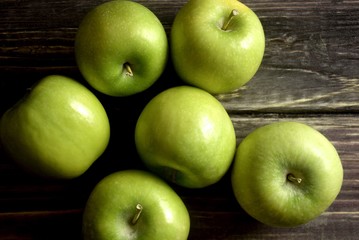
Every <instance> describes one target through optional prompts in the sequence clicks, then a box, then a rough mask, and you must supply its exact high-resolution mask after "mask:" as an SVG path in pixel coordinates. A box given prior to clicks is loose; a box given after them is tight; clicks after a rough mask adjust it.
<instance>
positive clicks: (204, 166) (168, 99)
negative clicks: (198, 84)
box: [135, 86, 236, 188]
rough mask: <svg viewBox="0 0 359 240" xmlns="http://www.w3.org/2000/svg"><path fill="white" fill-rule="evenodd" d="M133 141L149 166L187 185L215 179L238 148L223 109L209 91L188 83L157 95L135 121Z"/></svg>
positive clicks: (219, 175) (156, 171)
mask: <svg viewBox="0 0 359 240" xmlns="http://www.w3.org/2000/svg"><path fill="white" fill-rule="evenodd" d="M135 142H136V147H137V151H138V153H139V155H140V157H141V159H142V160H143V162H144V163H145V165H146V166H147V167H148V168H149V169H150V170H152V171H153V172H155V173H157V174H159V175H160V176H162V177H164V178H165V179H167V180H169V181H171V182H174V183H177V184H178V185H181V186H184V187H188V188H201V187H206V186H209V185H211V184H214V183H216V182H217V181H219V180H220V179H221V178H222V176H223V175H224V174H225V173H226V172H227V170H228V168H229V167H230V165H231V163H232V161H233V158H234V154H235V150H236V136H235V132H234V127H233V124H232V121H231V119H230V118H229V116H228V114H227V112H226V110H225V109H224V108H223V106H222V105H221V103H220V102H219V101H218V100H217V99H216V98H214V97H213V96H212V95H211V94H209V93H208V92H206V91H204V90H201V89H199V88H195V87H191V86H178V87H173V88H170V89H167V90H165V91H163V92H161V93H160V94H158V95H157V96H155V97H154V98H153V99H152V100H151V101H150V102H149V103H148V104H147V105H146V106H145V108H144V109H143V111H142V113H141V115H140V117H139V119H138V121H137V124H136V129H135Z"/></svg>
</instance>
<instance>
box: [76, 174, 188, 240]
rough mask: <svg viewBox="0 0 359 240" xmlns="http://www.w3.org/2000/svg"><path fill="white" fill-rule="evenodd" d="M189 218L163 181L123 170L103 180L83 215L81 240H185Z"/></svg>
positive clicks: (97, 186)
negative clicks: (82, 237) (82, 239)
mask: <svg viewBox="0 0 359 240" xmlns="http://www.w3.org/2000/svg"><path fill="white" fill-rule="evenodd" d="M189 229H190V218H189V214H188V211H187V208H186V206H185V205H184V203H183V201H182V200H181V198H180V197H179V196H178V195H177V193H176V192H175V191H174V190H173V189H172V188H171V187H170V186H169V185H168V184H167V183H166V182H164V181H163V180H162V179H160V178H158V177H157V176H155V175H153V174H151V173H149V172H146V171H140V170H124V171H119V172H115V173H112V174H110V175H108V176H107V177H105V178H104V179H102V180H101V181H100V182H99V183H98V184H97V185H96V186H95V188H94V189H93V191H92V193H91V195H90V197H89V199H88V201H87V204H86V207H85V210H84V214H83V236H84V240H109V239H111V240H121V239H124V240H130V239H138V240H139V239H143V240H158V239H171V240H186V239H187V237H188V234H189Z"/></svg>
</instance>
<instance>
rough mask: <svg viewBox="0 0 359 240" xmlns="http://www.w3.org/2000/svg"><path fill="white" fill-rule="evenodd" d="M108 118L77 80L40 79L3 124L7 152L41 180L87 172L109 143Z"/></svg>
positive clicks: (0, 130)
mask: <svg viewBox="0 0 359 240" xmlns="http://www.w3.org/2000/svg"><path fill="white" fill-rule="evenodd" d="M109 136H110V126H109V120H108V117H107V114H106V112H105V109H104V108H103V106H102V104H101V103H100V102H99V100H98V99H97V97H96V96H95V95H94V94H93V93H92V92H90V91H89V90H88V89H87V88H86V87H84V86H83V85H81V84H80V83H78V82H76V81H75V80H73V79H70V78H67V77H64V76H58V75H51V76H48V77H45V78H43V79H41V80H40V81H39V82H38V83H37V84H35V85H34V86H33V88H31V89H29V92H28V93H27V94H26V95H25V96H24V98H23V99H21V100H20V101H19V102H18V103H17V104H15V105H14V106H13V107H12V108H10V109H9V110H8V111H7V112H5V113H4V115H3V116H2V118H1V121H0V138H1V142H2V145H3V147H4V149H5V150H6V152H8V153H9V155H10V156H11V157H12V158H13V159H14V160H15V161H16V162H17V163H18V164H19V165H20V166H22V167H23V168H24V169H26V170H27V171H29V172H31V173H34V174H37V175H39V176H43V177H49V178H58V179H69V178H74V177H78V176H80V175H81V174H83V173H84V172H85V171H86V170H87V169H88V168H89V167H90V166H91V164H92V163H93V162H94V161H95V160H96V159H97V158H98V157H99V156H100V155H101V154H102V153H103V152H104V150H105V149H106V147H107V144H108V142H109Z"/></svg>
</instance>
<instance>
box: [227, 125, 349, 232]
mask: <svg viewBox="0 0 359 240" xmlns="http://www.w3.org/2000/svg"><path fill="white" fill-rule="evenodd" d="M342 181H343V167H342V164H341V160H340V158H339V156H338V153H337V151H336V149H335V148H334V146H333V145H332V144H331V143H330V142H329V140H328V139H327V138H326V137H325V136H324V135H322V134H321V133H320V132H318V131H317V130H315V129H313V128H312V127H310V126H308V125H305V124H302V123H297V122H277V123H272V124H269V125H266V126H263V127H260V128H258V129H256V130H254V131H253V132H252V133H250V134H249V135H248V136H247V137H246V138H245V139H244V140H243V141H242V142H241V143H240V145H239V147H238V150H237V153H236V157H235V161H234V166H233V170H232V186H233V190H234V193H235V196H236V198H237V200H238V202H239V204H240V205H241V206H242V207H243V209H244V210H245V211H247V212H248V214H249V215H251V216H252V217H254V218H255V219H257V220H259V221H261V222H263V223H265V224H268V225H271V226H276V227H294V226H298V225H301V224H305V223H307V222H309V221H311V220H313V219H314V218H316V217H318V216H319V215H320V214H321V213H322V212H324V211H325V210H326V209H327V208H328V207H329V206H330V205H331V204H332V203H333V201H334V200H335V198H336V197H337V195H338V194H339V192H340V189H341V186H342Z"/></svg>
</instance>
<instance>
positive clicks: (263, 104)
mask: <svg viewBox="0 0 359 240" xmlns="http://www.w3.org/2000/svg"><path fill="white" fill-rule="evenodd" d="M101 2H104V1H93V0H86V1H85V0H77V1H74V0H72V1H65V0H59V1H45V0H33V1H32V0H24V1H13V0H3V1H1V3H0V6H1V8H0V103H1V105H0V115H1V114H2V113H3V112H4V111H5V110H6V109H8V108H9V107H10V106H12V105H13V104H14V103H15V102H16V101H17V100H18V99H19V98H20V97H21V96H22V95H23V94H24V93H25V92H26V89H27V88H29V87H31V85H32V84H33V83H34V82H36V81H37V80H39V79H40V78H42V77H44V76H46V75H49V74H63V75H66V76H69V77H73V78H76V79H78V80H79V81H81V82H83V83H84V84H86V83H85V82H84V80H83V78H82V77H81V74H80V73H79V71H78V69H77V66H76V63H75V59H74V53H73V51H74V48H73V45H74V37H75V34H76V31H77V27H78V25H79V23H80V21H81V19H82V18H83V16H84V15H85V14H86V13H87V12H88V11H89V10H90V9H91V8H93V7H94V6H96V5H98V4H100V3H101ZM138 2H140V3H142V4H143V5H145V6H147V7H148V8H150V9H151V10H152V11H153V12H154V13H155V14H156V15H157V16H158V17H159V19H160V20H161V22H162V23H163V25H164V27H165V29H166V32H167V33H168V35H169V33H170V29H171V24H172V22H173V19H174V17H175V15H176V13H177V11H178V10H179V9H180V8H181V7H182V6H183V5H184V4H185V2H186V1H184V0H180V1H166V0H156V1H144V0H143V1H138ZM243 2H244V3H245V4H247V5H248V6H249V7H251V8H252V9H253V10H254V11H255V12H256V13H257V15H258V16H259V18H260V19H261V21H262V24H263V27H264V30H265V34H266V51H265V56H264V59H263V62H262V65H261V67H260V70H259V71H258V73H257V74H256V75H255V77H254V78H253V79H252V80H251V81H250V82H249V83H248V84H246V85H245V86H244V87H242V88H240V89H239V90H237V91H234V92H232V93H229V94H221V95H218V96H216V97H217V98H218V99H219V100H220V101H221V102H222V104H223V105H224V106H225V108H226V109H227V111H228V112H229V114H230V116H231V119H232V121H233V123H234V126H235V129H236V134H237V143H240V142H241V140H242V139H243V138H244V137H245V136H246V135H248V134H249V133H250V132H251V131H253V130H254V129H256V128H257V127H259V126H262V125H265V124H268V123H271V122H276V121H284V120H290V121H299V122H303V123H307V124H309V125H311V126H313V127H314V128H316V129H318V130H319V131H321V132H322V133H323V134H324V135H326V136H327V137H328V139H329V140H330V141H332V143H333V144H334V146H335V147H336V148H337V150H338V152H339V155H340V157H341V159H342V163H343V166H344V182H343V187H342V190H341V192H340V194H339V196H338V198H337V199H336V201H335V202H334V203H333V205H332V206H330V208H329V209H328V210H327V211H326V212H325V213H323V214H322V215H321V216H320V217H319V218H317V219H315V220H313V221H311V222H310V223H308V224H306V225H303V226H300V227H296V228H290V229H286V228H284V229H281V228H279V229H278V228H272V227H268V226H265V225H263V224H261V223H258V222H257V221H255V220H254V219H252V218H251V217H249V216H248V215H247V214H246V213H245V212H244V211H243V210H242V209H241V208H240V207H239V205H238V204H237V203H236V201H235V199H234V196H233V193H232V190H231V186H230V179H229V175H228V174H227V175H226V176H225V177H224V178H223V179H222V180H221V181H220V182H219V183H217V184H215V185H213V186H210V187H208V188H204V189H197V190H191V189H183V188H180V187H176V186H173V187H174V189H175V190H176V191H177V192H178V193H179V195H180V196H181V197H182V198H183V200H184V202H185V203H186V205H187V207H188V210H189V212H190V215H191V232H190V237H189V239H348V240H349V239H357V238H358V237H357V236H358V234H359V230H358V229H359V228H358V227H359V118H358V117H359V68H358V66H359V37H358V36H359V1H357V0H348V1H345V0H322V1H314V0H313V1H304V0H303V1H300V0H296V1H290V0H278V1H274V0H258V1H249V0H246V1H243ZM179 84H183V83H182V82H181V80H180V79H179V78H178V76H177V75H176V74H175V72H174V70H173V68H172V67H171V64H169V66H168V68H167V69H166V72H165V74H164V76H163V77H162V78H161V79H159V81H158V82H157V83H156V84H155V85H154V86H153V87H151V88H150V89H149V90H147V91H146V92H144V93H141V94H139V95H137V96H131V97H126V98H112V97H107V96H104V95H101V94H98V93H96V92H95V91H94V92H95V93H96V95H97V96H98V97H99V99H100V100H101V101H102V102H103V104H104V106H105V107H106V110H107V111H108V113H109V117H110V120H111V123H114V124H112V125H111V126H112V136H113V138H112V140H111V141H112V142H111V143H110V145H109V147H108V149H107V151H106V152H105V154H104V155H103V156H102V157H101V158H100V159H99V160H98V161H97V162H96V163H95V164H94V165H93V166H92V167H91V169H90V170H89V171H88V172H87V173H86V174H85V175H83V176H82V177H80V178H79V179H76V180H71V181H69V182H62V181H48V180H46V181H44V180H43V179H37V178H34V177H30V176H27V175H26V174H24V173H23V172H22V171H21V170H20V169H19V168H18V167H17V166H16V165H14V163H13V162H12V161H11V159H9V158H8V157H7V156H6V155H5V154H4V152H3V151H1V150H0V239H4V240H5V239H81V215H82V210H83V207H84V204H85V202H86V200H87V197H88V195H89V193H90V192H91V190H92V188H93V186H94V185H95V184H96V183H97V182H98V181H99V180H100V179H101V178H103V177H104V176H106V175H107V174H109V173H111V172H114V171H117V170H122V169H128V168H143V166H142V164H141V163H140V161H139V159H138V157H137V154H136V150H135V147H134V145H133V129H134V126H135V123H136V120H137V117H138V115H139V114H140V112H141V110H142V109H143V107H144V106H145V104H146V103H147V102H148V101H149V100H150V99H151V98H152V97H153V96H155V95H156V94H157V93H159V92H160V91H162V90H164V89H166V88H168V87H171V86H175V85H179ZM115 123H116V124H115Z"/></svg>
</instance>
